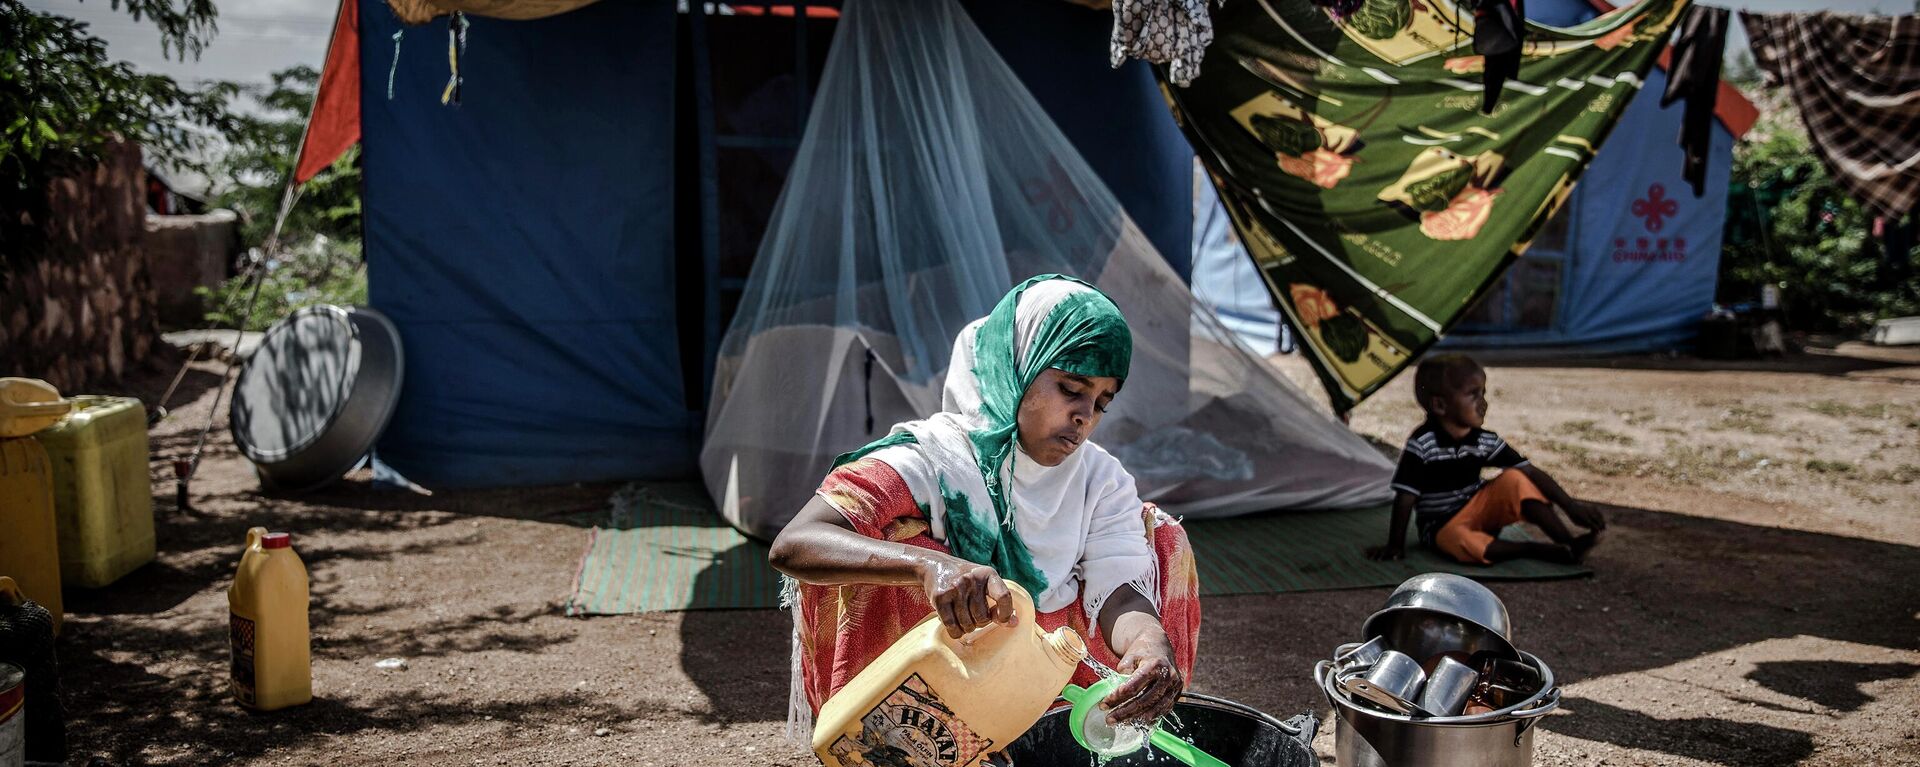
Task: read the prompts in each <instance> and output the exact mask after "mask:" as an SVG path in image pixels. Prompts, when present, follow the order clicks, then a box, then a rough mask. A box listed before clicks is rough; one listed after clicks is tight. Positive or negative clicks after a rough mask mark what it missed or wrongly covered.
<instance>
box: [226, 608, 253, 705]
mask: <svg viewBox="0 0 1920 767" xmlns="http://www.w3.org/2000/svg"><path fill="white" fill-rule="evenodd" d="M228 615H229V616H231V617H232V621H231V622H230V623H228V624H227V640H228V643H229V644H231V645H232V646H233V694H234V697H237V698H239V699H240V702H241V703H245V704H248V705H252V703H253V640H254V627H253V621H252V620H249V619H247V618H242V617H240V616H238V615H234V614H233V613H228Z"/></svg>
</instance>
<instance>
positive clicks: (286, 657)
mask: <svg viewBox="0 0 1920 767" xmlns="http://www.w3.org/2000/svg"><path fill="white" fill-rule="evenodd" d="M227 607H228V609H229V610H230V611H231V613H232V616H231V617H232V620H231V622H230V623H229V624H228V639H229V641H230V642H231V644H232V651H233V656H232V657H233V662H232V666H231V669H232V670H231V673H232V676H233V696H234V698H235V699H236V700H238V701H239V702H240V704H241V705H244V706H247V707H248V708H254V709H258V710H261V711H272V710H274V709H278V708H286V707H288V706H298V705H301V704H304V703H306V702H308V701H310V700H313V666H312V660H311V656H310V655H309V654H308V653H309V645H308V635H307V567H306V565H305V564H302V563H301V562H300V555H298V554H295V553H293V538H292V536H290V535H288V534H286V533H269V532H266V531H265V530H264V529H263V528H258V527H256V528H253V529H251V530H248V531H247V549H246V551H245V552H243V553H242V554H241V555H240V568H239V571H238V572H236V573H235V574H234V576H233V586H232V587H230V588H228V589H227Z"/></svg>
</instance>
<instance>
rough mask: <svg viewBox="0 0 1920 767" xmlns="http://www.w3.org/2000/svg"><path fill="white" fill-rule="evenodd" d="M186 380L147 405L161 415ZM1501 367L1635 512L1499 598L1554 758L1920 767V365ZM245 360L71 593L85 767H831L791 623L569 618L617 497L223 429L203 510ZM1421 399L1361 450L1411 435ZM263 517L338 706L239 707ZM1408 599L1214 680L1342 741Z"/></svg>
mask: <svg viewBox="0 0 1920 767" xmlns="http://www.w3.org/2000/svg"><path fill="white" fill-rule="evenodd" d="M1282 365H1283V367H1285V368H1287V369H1288V372H1289V374H1291V375H1300V374H1301V373H1302V371H1301V370H1300V369H1299V368H1298V365H1297V362H1294V361H1287V362H1283V363H1282ZM158 367H162V368H165V369H164V370H155V371H154V372H152V373H151V374H148V375H145V376H143V377H141V378H139V379H136V380H133V381H130V382H129V383H128V384H127V385H126V386H125V387H123V388H124V389H125V390H126V391H128V392H129V393H134V394H137V395H140V396H143V397H145V398H147V399H148V400H149V402H150V403H151V402H152V400H154V399H157V397H158V394H159V392H161V391H162V390H164V388H165V387H166V384H167V382H168V381H169V380H170V378H171V374H172V372H173V369H174V368H173V366H172V365H171V364H165V362H164V361H163V363H162V364H161V365H159V366H158ZM1489 368H1490V373H1489V377H1490V388H1491V390H1492V412H1491V413H1490V415H1489V423H1488V425H1489V427H1490V428H1493V429H1496V430H1498V431H1500V432H1502V433H1503V434H1504V435H1505V436H1506V437H1507V438H1508V439H1509V441H1510V442H1512V443H1513V444H1515V445H1516V446H1517V447H1518V448H1519V449H1520V450H1522V451H1523V452H1524V453H1526V454H1527V455H1528V456H1529V457H1531V458H1533V459H1534V460H1535V462H1536V463H1537V464H1539V465H1541V466H1542V467H1544V468H1546V469H1548V470H1549V471H1551V472H1553V473H1554V474H1555V475H1556V476H1557V477H1559V478H1560V479H1561V481H1562V482H1563V483H1564V484H1565V485H1566V486H1567V487H1568V489H1569V490H1570V491H1571V492H1573V493H1575V494H1577V495H1580V496H1582V497H1586V498H1590V499H1593V500H1596V501H1598V502H1601V503H1603V504H1605V508H1606V509H1607V511H1608V513H1609V515H1610V519H1611V520H1612V526H1611V527H1610V528H1609V530H1608V532H1607V534H1606V537H1605V539H1604V542H1603V543H1602V545H1601V546H1600V547H1599V548H1598V549H1597V550H1596V551H1595V552H1594V554H1593V556H1592V558H1591V564H1592V566H1593V567H1594V569H1595V571H1596V575H1595V576H1594V577H1592V578H1587V579H1578V580H1573V581H1560V582H1552V583H1516V584H1499V585H1496V586H1495V590H1496V591H1497V592H1498V593H1499V594H1500V595H1501V596H1502V597H1503V598H1504V599H1505V600H1506V603H1507V605H1508V607H1509V609H1510V611H1511V612H1512V615H1513V620H1514V623H1515V626H1516V628H1515V639H1516V640H1517V643H1518V644H1519V645H1520V646H1521V647H1522V648H1523V649H1527V650H1530V651H1532V652H1534V653H1536V654H1538V655H1540V656H1541V657H1542V658H1544V659H1546V660H1547V661H1548V662H1549V663H1550V664H1551V665H1552V666H1553V668H1554V670H1555V671H1556V672H1557V673H1558V674H1559V677H1560V680H1561V682H1562V685H1563V687H1564V691H1565V702H1564V704H1563V705H1562V706H1561V710H1560V711H1559V712H1557V713H1555V714H1553V715H1551V716H1549V717H1547V718H1546V720H1545V722H1544V723H1543V724H1542V725H1541V730H1540V734H1539V736H1538V739H1537V741H1536V748H1537V752H1536V754H1537V763H1538V764H1543V765H1558V764H1582V765H1585V764H1607V765H1623V764H1649V765H1786V764H1810V765H1860V764H1920V716H1916V715H1917V714H1920V549H1917V548H1916V547H1920V514H1917V512H1920V353H1911V352H1909V353H1891V354H1890V353H1887V352H1884V351H1882V350H1871V349H1860V348H1858V347H1855V346H1847V347H1842V348H1841V349H1840V350H1838V351H1836V350H1833V349H1815V350H1813V351H1811V352H1809V353H1806V354H1796V355H1794V356H1792V357H1790V358H1788V359H1786V360H1778V361H1767V362H1754V363H1709V362H1705V361H1699V360H1692V359H1686V358H1678V359H1670V358H1666V357H1654V356H1649V357H1631V358H1613V359H1603V360H1560V361H1555V362H1539V361H1515V362H1499V361H1496V362H1495V363H1494V364H1491V365H1490V366H1489ZM219 371H220V367H219V366H217V365H212V364H208V363H200V364H198V365H197V366H196V367H195V368H193V369H192V371H191V372H190V373H189V375H188V376H187V378H186V379H185V383H184V385H183V387H182V391H181V392H180V393H178V394H176V395H175V397H174V407H173V410H172V414H171V415H170V416H169V417H168V418H167V419H166V420H164V421H162V422H161V423H160V425H159V426H157V427H156V429H155V431H154V434H153V445H152V447H153V456H154V458H155V463H154V473H153V477H154V484H153V493H154V505H155V515H156V518H157V526H158V530H159V549H160V554H159V559H158V561H156V562H155V563H154V564H152V565H150V566H148V567H146V568H144V569H142V570H140V571H138V572H136V573H135V574H133V575H131V576H129V577H127V578H125V579H123V580H122V581H121V582H120V583H118V584H115V585H114V586H112V587H109V588H107V589H104V590H100V591H96V592H79V593H70V594H69V596H68V609H69V611H70V613H69V617H68V622H67V629H66V633H65V635H64V636H63V637H62V639H61V644H60V651H61V660H62V663H63V664H64V674H63V676H64V680H65V682H64V683H65V685H66V690H67V697H68V701H69V702H68V705H69V709H70V711H71V713H72V716H73V723H72V725H71V739H72V742H73V744H74V746H75V756H74V758H73V759H72V760H71V763H72V764H75V765H85V764H89V762H90V760H93V759H95V758H104V759H105V760H106V761H108V762H110V763H111V764H114V765H131V764H166V765H187V764H194V765H198V764H247V765H253V764H260V765H266V764H299V765H318V764H326V765H340V766H345V765H389V764H434V765H441V764H444V765H468V764H474V765H480V764H514V765H521V764H528V765H599V764H623V765H672V764H708V765H719V764H740V765H805V764H813V763H815V762H814V761H813V759H812V757H811V756H810V755H809V754H808V753H807V752H806V751H805V750H804V748H802V747H800V746H798V745H795V744H794V743H791V742H789V741H787V740H784V739H783V738H782V736H781V730H782V725H783V721H784V717H785V713H786V691H787V688H786V678H787V645H786V637H787V626H788V623H787V620H788V619H787V616H786V615H785V614H784V613H780V612H777V611H771V610H753V611H728V612H696V613H683V614H660V615H643V616H631V617H598V618H591V619H578V618H568V617H565V616H564V615H563V611H562V609H561V605H562V603H563V601H564V600H565V598H566V596H567V590H568V587H569V584H570V581H571V578H572V576H573V572H574V569H575V567H576V566H577V565H578V561H579V557H580V555H581V553H582V551H583V547H584V545H585V543H586V530H585V529H584V528H583V527H581V526H580V522H579V521H578V520H579V519H580V518H581V517H582V515H583V513H584V512H592V511H594V510H595V509H598V508H600V507H601V506H602V504H603V503H604V502H605V499H606V497H607V496H608V494H609V493H610V492H611V491H612V490H613V489H614V488H613V487H611V486H572V487H558V488H538V489H519V490H510V491H489V492H441V493H438V494H435V495H432V496H430V497H429V496H421V495H415V494H411V493H407V492H404V491H383V490H375V489H373V488H372V487H371V483H370V480H369V477H368V476H367V473H366V472H364V471H363V472H360V473H358V474H355V475H353V476H352V477H350V478H349V479H348V481H345V482H342V483H339V484H337V485H335V486H333V487H331V488H329V489H327V490H325V491H323V492H320V493H316V494H310V495H303V496H298V497H282V496H273V495H263V494H262V493H261V492H260V491H259V488H258V485H257V483H256V482H255V480H254V478H253V476H252V473H251V469H250V467H249V465H248V464H247V463H246V461H245V460H244V459H242V458H241V457H240V456H239V455H238V454H237V453H236V452H235V451H234V449H233V446H232V443H231V442H230V440H229V439H228V436H227V434H226V431H225V418H224V413H222V414H220V415H219V416H218V417H216V418H215V422H216V429H215V430H214V432H213V436H212V440H211V442H210V447H209V454H208V458H207V460H206V462H205V464H204V465H203V466H202V467H201V469H200V473H199V476H198V477H197V478H196V480H195V481H194V483H193V487H192V489H193V495H192V508H191V509H180V508H177V506H176V504H175V502H174V493H173V482H172V475H171V471H170V469H168V468H167V460H168V459H171V458H173V457H175V456H177V455H183V454H184V453H185V452H186V451H187V450H189V449H191V446H192V443H193V439H194V437H195V435H196V434H197V431H198V429H199V427H200V426H202V425H204V424H205V423H206V419H207V417H208V414H209V412H210V411H211V410H212V404H213V402H214V400H215V393H216V391H215V388H214V384H215V383H216V382H217V381H218V380H219V379H218V373H219ZM1405 378H1406V377H1403V380H1402V381H1400V382H1397V383H1396V384H1395V385H1394V386H1393V387H1392V388H1390V389H1389V390H1388V391H1386V392H1383V393H1381V394H1380V395H1379V396H1377V397H1376V398H1375V399H1373V400H1371V401H1369V402H1368V403H1367V404H1365V405H1364V406H1362V407H1361V408H1360V409H1359V410H1358V411H1357V412H1356V414H1355V418H1354V427H1355V428H1356V429H1357V430H1358V431H1360V432H1361V433H1363V434H1365V435H1368V436H1370V437H1372V438H1374V439H1376V440H1378V441H1380V442H1383V443H1385V444H1387V445H1389V446H1397V445H1398V444H1399V443H1400V441H1401V440H1402V439H1403V438H1404V436H1405V433H1406V431H1407V430H1408V429H1410V428H1411V427H1412V426H1413V424H1414V422H1415V421H1416V420H1417V419H1418V416H1417V413H1416V410H1415V408H1414V406H1413V404H1412V402H1411V399H1410V397H1409V396H1408V393H1407V384H1406V382H1405V380H1404V379H1405ZM1310 388H1317V387H1310ZM1390 449H1391V448H1390ZM251 525H267V526H269V527H272V528H274V529H277V530H288V531H292V532H293V534H294V543H295V546H296V547H297V549H298V550H299V552H300V553H301V556H302V557H304V558H305V560H306V562H307V565H308V568H309V569H310V572H311V573H312V595H313V607H312V624H313V649H314V663H313V676H314V689H315V693H316V698H315V700H314V702H313V703H312V704H311V705H308V706H305V707H301V708H298V709H293V710H287V711H282V712H275V713H269V714H253V713H248V712H245V711H243V710H241V709H239V708H237V707H236V706H235V705H234V704H233V703H232V702H231V700H230V696H229V695H228V694H227V692H226V689H225V687H226V673H225V664H226V662H227V643H226V632H227V613H226V606H225V597H224V594H225V591H226V588H227V586H228V584H229V583H230V582H231V579H232V573H233V566H234V563H235V561H236V559H237V557H238V555H239V551H240V545H241V542H242V539H243V537H244V531H245V530H246V528H247V527H249V526H251ZM1368 543H1371V541H1340V542H1336V543H1330V544H1329V545H1338V546H1350V547H1352V548H1353V549H1354V556H1359V555H1360V548H1361V547H1362V546H1364V545H1366V544H1368ZM1386 592H1387V590H1385V589H1363V590H1351V591H1339V592H1321V593H1307V594H1285V595H1276V596H1247V597H1228V598H1210V599H1209V600H1208V601H1207V602H1206V604H1205V631H1204V632H1203V639H1202V644H1201V660H1200V665H1199V668H1198V670H1197V671H1196V673H1195V678H1194V680H1193V689H1194V690H1196V691H1199V692H1205V693H1210V694H1213V695H1218V696H1223V697H1226V698H1230V699H1234V700H1238V701H1241V702H1244V703H1247V704H1249V705H1252V706H1255V707H1257V708H1260V709H1262V710H1265V711H1268V712H1270V713H1273V714H1275V715H1277V716H1281V717H1285V716H1287V715H1290V714H1293V713H1297V712H1300V711H1304V710H1309V709H1313V710H1317V711H1319V713H1320V714H1321V715H1322V717H1323V721H1325V719H1324V717H1325V714H1326V711H1325V706H1326V704H1325V702H1324V701H1323V700H1321V699H1320V698H1319V697H1318V693H1317V691H1316V690H1315V689H1314V687H1313V685H1312V682H1311V681H1310V679H1309V676H1308V674H1309V669H1310V667H1311V665H1312V663H1313V661H1314V660H1316V659H1318V658H1319V657H1322V656H1323V655H1325V654H1326V653H1328V652H1329V651H1330V650H1331V649H1332V648H1333V646H1334V645H1336V644H1338V643H1340V642H1343V641H1349V640H1351V639H1354V638H1355V635H1356V634H1357V632H1358V630H1359V626H1360V622H1361V620H1362V619H1363V618H1364V617H1365V616H1366V615H1367V614H1368V613H1370V612H1371V611H1372V610H1374V609H1375V608H1376V607H1377V606H1378V605H1379V603H1380V602H1381V600H1383V599H1384V598H1385V596H1386ZM394 657H397V658H403V659H405V660H406V664H407V665H406V668H404V669H401V670H381V669H378V668H376V667H375V665H374V664H375V662H376V661H379V660H381V659H383V658H394ZM1322 729H1323V733H1322V735H1321V736H1320V738H1319V739H1318V740H1317V742H1316V744H1315V745H1316V747H1317V750H1318V752H1319V753H1320V754H1321V755H1322V760H1323V761H1325V762H1327V763H1331V754H1332V749H1333V740H1332V736H1331V725H1330V724H1329V725H1327V726H1324V727H1323V728H1322Z"/></svg>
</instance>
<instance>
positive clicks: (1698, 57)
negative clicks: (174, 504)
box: [1660, 3, 1729, 197]
mask: <svg viewBox="0 0 1920 767" xmlns="http://www.w3.org/2000/svg"><path fill="white" fill-rule="evenodd" d="M1728 16H1729V14H1728V12H1727V9H1725V8H1714V7H1711V6H1705V5H1700V4H1697V3H1696V4H1694V5H1693V6H1692V7H1690V8H1688V9H1687V11H1686V16H1684V17H1682V18H1681V19H1680V27H1679V29H1680V31H1679V35H1678V37H1676V38H1675V39H1674V41H1673V65H1672V66H1669V67H1667V90H1666V92H1665V93H1662V94H1660V106H1662V107H1664V106H1666V105H1668V104H1671V103H1673V102H1674V101H1676V100H1679V99H1686V100H1687V107H1686V113H1685V114H1683V115H1681V118H1680V148H1681V149H1684V150H1686V153H1687V164H1686V168H1685V171H1684V172H1683V174H1682V176H1683V177H1684V178H1686V180H1687V183H1689V184H1692V185H1693V196H1694V197H1700V196H1701V195H1704V194H1706V189H1707V151H1708V149H1710V148H1711V147H1712V145H1713V109H1714V106H1715V104H1716V102H1718V101H1719V98H1720V60H1721V58H1723V57H1724V56H1725V55H1726V48H1727V19H1728Z"/></svg>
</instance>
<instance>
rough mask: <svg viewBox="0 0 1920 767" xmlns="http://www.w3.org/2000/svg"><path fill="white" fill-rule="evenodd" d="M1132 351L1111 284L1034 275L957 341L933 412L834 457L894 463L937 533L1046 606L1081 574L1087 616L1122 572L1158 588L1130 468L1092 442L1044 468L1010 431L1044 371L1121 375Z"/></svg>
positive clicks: (1074, 588)
mask: <svg viewBox="0 0 1920 767" xmlns="http://www.w3.org/2000/svg"><path fill="white" fill-rule="evenodd" d="M1132 357H1133V335H1132V332H1131V331H1130V330H1129V329H1128V327H1127V323H1126V319H1125V318H1123V317H1122V316H1121V315H1120V309H1119V308H1118V307H1116V306H1114V304H1113V301H1112V300H1111V299H1109V298H1108V297H1107V296H1106V294H1104V293H1101V292H1100V291H1099V290H1098V289H1096V288H1094V287H1093V286H1091V285H1088V284H1086V283H1085V282H1082V281H1080V280H1077V279H1074V278H1071V277H1063V276H1060V275H1042V276H1039V277H1035V278H1033V279H1030V280H1027V281H1026V282H1024V283H1022V284H1020V285H1019V286H1018V287H1015V288H1014V289H1013V290H1012V292H1009V293H1008V294H1007V295H1006V297H1005V298H1003V299H1001V300H1000V303H999V305H997V306H995V307H994V309H993V312H992V313H991V314H989V315H987V316H986V317H985V318H982V319H980V320H976V321H974V322H973V323H971V324H969V325H967V327H966V328H965V329H963V330H962V331H961V332H960V335H959V337H958V338H957V339H955V341H954V349H953V361H952V363H951V364H950V365H949V366H948V368H947V382H946V388H945V390H944V392H943V396H942V403H941V406H942V412H940V413H937V414H935V415H933V416H932V417H929V418H927V419H926V420H922V421H911V422H908V423H903V424H900V425H897V426H895V427H893V430H892V432H891V433H890V434H888V435H887V436H886V437H885V438H883V439H881V440H879V441H877V442H874V443H873V444H870V445H867V446H866V447H864V448H861V449H860V450H856V451H854V452H852V453H848V454H846V455H843V456H841V457H840V459H839V460H838V461H836V462H835V463H836V465H838V464H843V463H846V462H848V461H852V460H854V459H857V458H860V457H864V456H869V455H871V456H872V457H874V458H876V459H879V460H882V461H884V462H886V463H887V464H888V465H889V466H891V467H893V469H894V470H895V471H896V472H898V473H899V474H900V476H901V478H902V479H905V480H906V483H907V486H908V487H909V488H910V489H911V490H912V491H913V496H914V501H915V502H916V503H918V504H919V505H920V507H921V509H922V510H923V511H924V512H925V513H926V515H927V518H928V520H929V522H930V524H931V526H932V528H933V536H934V538H936V539H938V540H941V541H942V542H944V543H945V544H946V545H947V547H948V548H949V549H950V550H951V551H952V552H953V554H954V555H955V556H958V557H960V558H962V559H966V560H968V561H970V562H979V563H982V564H988V565H992V566H993V567H994V569H996V570H998V571H999V572H1000V574H1001V576H1002V577H1005V578H1007V579H1009V580H1013V581H1015V582H1017V583H1019V584H1020V585H1022V586H1024V587H1026V589H1027V591H1028V592H1029V593H1031V594H1033V595H1034V598H1035V600H1036V602H1037V604H1038V606H1039V608H1040V609H1041V610H1042V611H1043V612H1045V611H1052V610H1057V609H1060V608H1062V607H1065V606H1066V605H1068V604H1071V603H1072V602H1073V600H1074V598H1075V597H1077V596H1080V594H1081V591H1082V589H1081V588H1080V586H1081V584H1082V583H1084V584H1085V585H1086V588H1085V589H1084V592H1085V600H1084V603H1085V605H1086V607H1087V611H1088V615H1090V616H1098V615H1099V608H1100V606H1101V605H1103V604H1104V603H1105V602H1106V599H1107V597H1108V596H1109V595H1110V594H1112V592H1113V590H1114V589H1115V588H1117V587H1119V586H1121V585H1124V584H1127V583H1133V584H1135V585H1136V588H1138V589H1139V590H1140V592H1141V593H1142V594H1144V595H1146V596H1148V597H1149V598H1151V597H1154V596H1155V595H1157V594H1158V589H1157V588H1155V578H1156V576H1155V574H1154V565H1153V557H1152V552H1151V550H1150V549H1149V547H1148V545H1147V538H1146V530H1145V527H1144V526H1143V523H1142V521H1141V501H1140V497H1139V495H1138V492H1137V491H1136V490H1135V488H1134V482H1133V477H1132V476H1131V475H1129V474H1128V473H1127V472H1126V470H1125V469H1123V468H1121V466H1120V462H1119V461H1118V460H1116V459H1114V458H1113V456H1112V455H1110V454H1108V453H1107V451H1106V450H1104V449H1102V448H1101V447H1100V446H1099V445H1096V444H1094V443H1093V442H1091V441H1088V442H1085V443H1082V444H1081V446H1080V448H1079V449H1078V450H1075V451H1074V453H1073V454H1072V455H1071V456H1069V457H1068V458H1067V459H1066V460H1065V461H1063V462H1061V464H1060V465H1058V466H1053V467H1045V466H1041V465H1039V464H1038V463H1035V462H1034V461H1033V460H1032V459H1031V458H1028V457H1027V456H1026V455H1025V453H1023V452H1022V451H1021V450H1020V447H1019V438H1018V430H1019V426H1018V415H1019V411H1020V401H1021V398H1022V397H1023V396H1024V395H1025V393H1026V390H1027V387H1028V386H1029V385H1031V384H1032V383H1033V381H1034V379H1035V378H1037V377H1038V376H1039V375H1040V373H1041V371H1044V370H1046V369H1047V368H1058V369H1060V370H1064V371H1067V372H1069V373H1075V374H1078V375H1083V376H1088V377H1102V376H1106V377H1113V378H1119V379H1122V380H1124V379H1125V378H1126V377H1127V371H1128V368H1129V366H1130V365H1131V362H1132Z"/></svg>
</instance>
